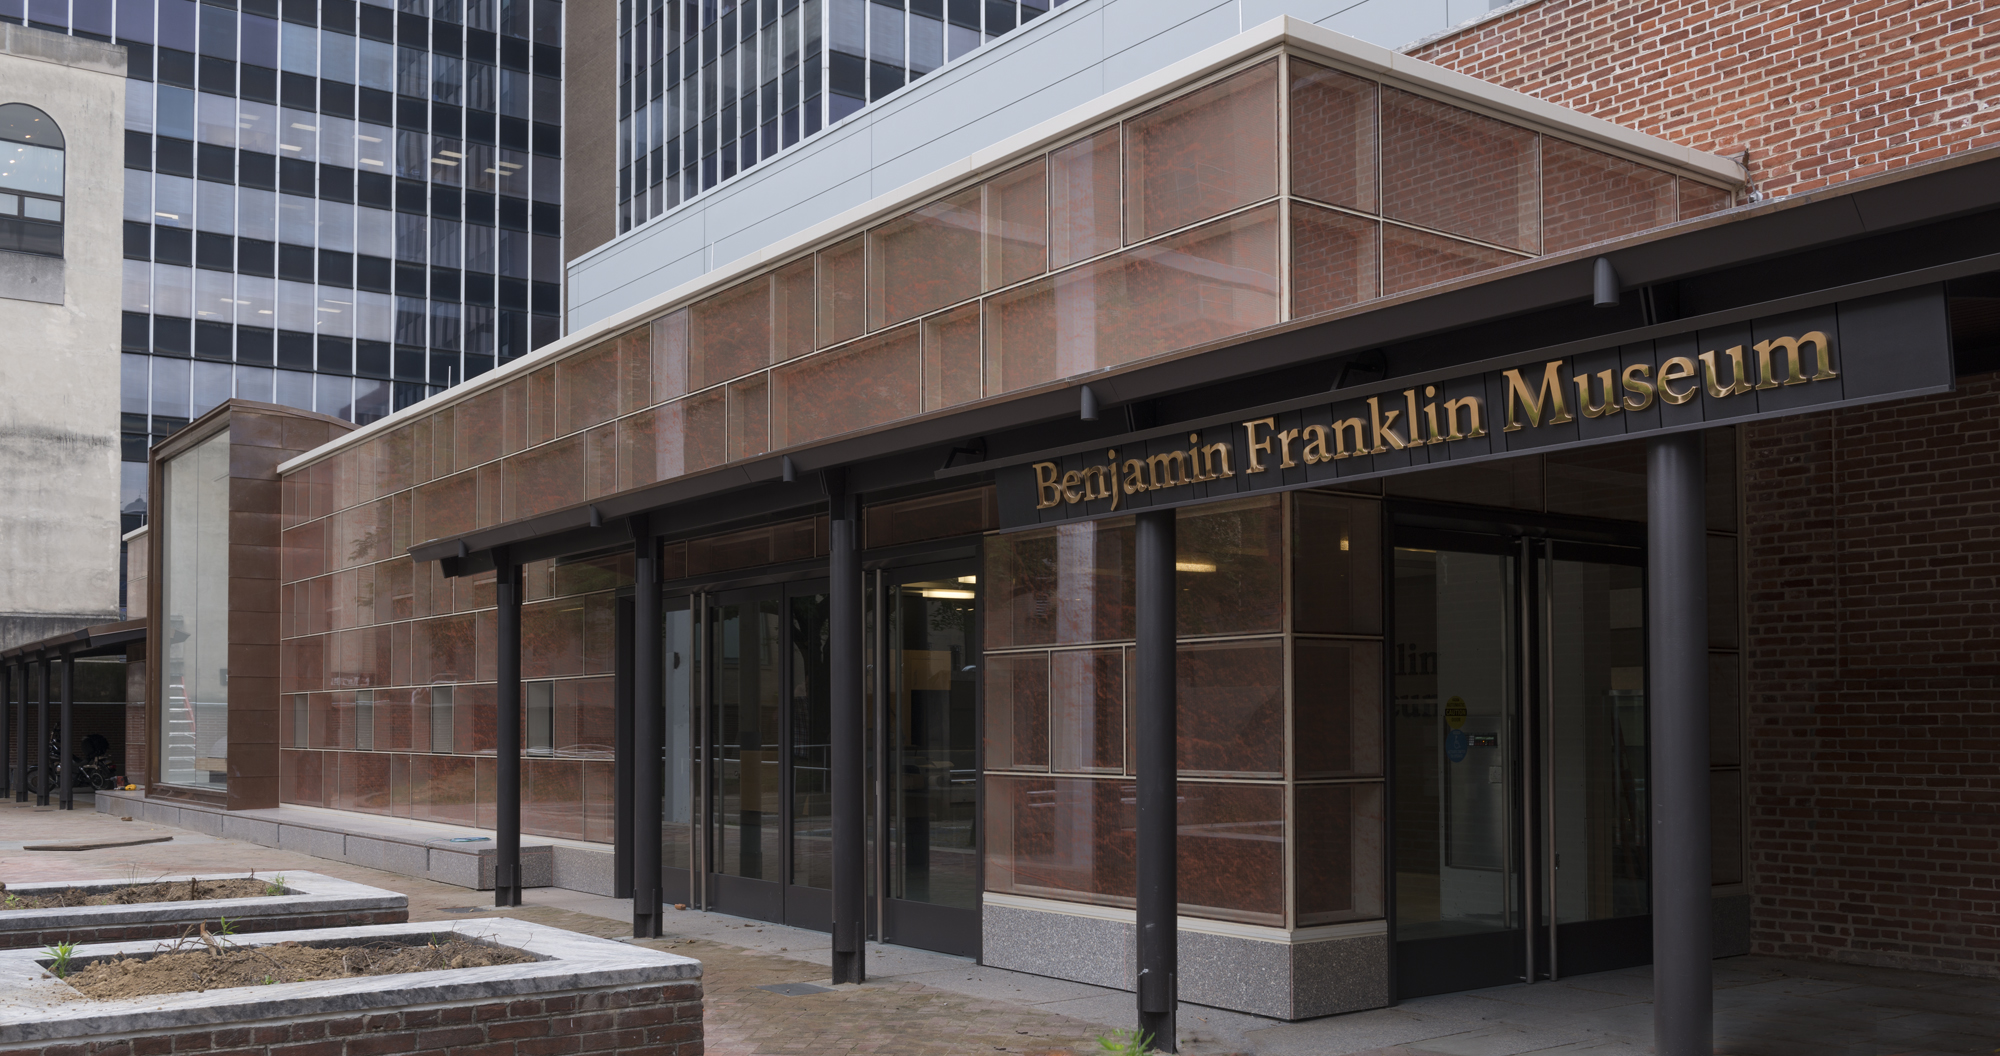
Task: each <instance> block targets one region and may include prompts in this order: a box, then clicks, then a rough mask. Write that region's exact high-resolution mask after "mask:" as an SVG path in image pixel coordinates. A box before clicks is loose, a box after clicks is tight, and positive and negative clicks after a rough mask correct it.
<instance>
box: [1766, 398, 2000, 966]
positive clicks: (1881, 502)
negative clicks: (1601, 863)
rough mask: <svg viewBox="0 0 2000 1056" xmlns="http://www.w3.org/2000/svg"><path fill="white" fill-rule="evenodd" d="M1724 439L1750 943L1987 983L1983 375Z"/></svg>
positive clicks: (1995, 490)
mask: <svg viewBox="0 0 2000 1056" xmlns="http://www.w3.org/2000/svg"><path fill="white" fill-rule="evenodd" d="M1744 447H1745V455H1744V474H1745V496H1746V498H1745V507H1744V539H1745V544H1746V557H1745V562H1746V568H1745V573H1746V577H1745V582H1746V587H1747V591H1748V594H1747V599H1748V615H1749V635H1748V640H1747V642H1746V645H1747V649H1746V654H1745V661H1746V664H1747V667H1748V700H1747V702H1746V715H1745V718H1746V723H1747V726H1748V749H1749V757H1748V760H1747V763H1748V765H1747V766H1746V768H1745V771H1746V773H1745V780H1746V785H1747V795H1746V800H1747V803H1748V813H1749V817H1748V819H1747V824H1748V832H1747V843H1748V847H1749V855H1750V878H1749V879H1750V885H1751V886H1750V891H1751V895H1752V899H1753V908H1752V924H1751V927H1752V942H1753V948H1754V949H1755V950H1756V951H1757V952H1760V953H1768V954H1776V955H1781V956H1792V957H1807V958H1818V959H1828V960H1838V961H1848V962H1855V963H1864V964H1881V965H1894V966H1903V967H1911V968H1925V969H1933V970H1941V971H1949V972H1958V973H1969V974H1979V975H2000V705H1997V704H1996V701H2000V686H1996V682H2000V545H1996V544H2000V375H1985V376H1982V377H1978V378H1971V379H1961V381H1960V387H1959V391H1958V392H1956V393H1953V394H1949V395H1946V396H1939V397H1933V398H1927V399H1921V400H1908V401H1902V402H1897V403H1890V404H1883V405H1881V406H1879V407H1872V408H1861V409H1858V410H1850V411H1841V412H1835V413H1831V414H1817V415H1810V416H1807V417H1801V418H1788V419H1782V420H1779V421H1775V422H1767V423H1762V424H1758V425H1751V426H1747V427H1745V444H1744Z"/></svg>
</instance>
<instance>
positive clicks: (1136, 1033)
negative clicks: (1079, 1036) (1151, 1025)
mask: <svg viewBox="0 0 2000 1056" xmlns="http://www.w3.org/2000/svg"><path fill="white" fill-rule="evenodd" d="M1097 1044H1098V1047H1099V1048H1100V1049H1102V1050H1103V1051H1104V1053H1105V1056H1152V1052H1153V1036H1152V1035H1151V1034H1148V1033H1146V1032H1145V1031H1143V1030H1114V1031H1112V1032H1111V1033H1109V1034H1103V1035H1099V1036H1098V1039H1097Z"/></svg>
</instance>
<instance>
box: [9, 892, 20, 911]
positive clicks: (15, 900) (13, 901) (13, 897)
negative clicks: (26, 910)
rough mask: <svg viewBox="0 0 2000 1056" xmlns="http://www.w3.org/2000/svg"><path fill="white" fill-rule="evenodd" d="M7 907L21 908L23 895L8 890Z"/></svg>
mask: <svg viewBox="0 0 2000 1056" xmlns="http://www.w3.org/2000/svg"><path fill="white" fill-rule="evenodd" d="M6 907H7V908H8V909H20V908H21V896H20V895H17V894H15V893H14V892H12V891H9V892H7V902H6Z"/></svg>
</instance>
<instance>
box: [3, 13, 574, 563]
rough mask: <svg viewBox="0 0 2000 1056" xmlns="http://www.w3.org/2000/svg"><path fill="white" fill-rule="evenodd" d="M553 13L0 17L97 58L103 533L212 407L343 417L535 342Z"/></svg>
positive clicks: (551, 291)
mask: <svg viewBox="0 0 2000 1056" xmlns="http://www.w3.org/2000/svg"><path fill="white" fill-rule="evenodd" d="M562 10H563V9H562V3H561V0H360V2H359V3H357V2H356V0H284V3H283V4H282V7H281V5H280V3H279V0H242V3H241V4H240V6H239V4H238V3H236V2H234V0H231V2H228V3H212V2H211V3H195V2H194V0H115V2H114V0H92V2H85V0H75V2H74V3H71V2H70V0H58V2H55V3H44V2H41V0H36V2H35V3H34V4H32V5H30V9H28V10H25V11H24V9H23V5H22V3H21V0H0V20H4V21H17V22H18V21H21V20H22V19H23V16H24V15H25V16H27V18H28V20H29V21H30V23H31V24H33V25H36V26H39V27H41V28H45V29H51V30H55V31H58V32H72V33H74V34H76V35H78V36H84V37H90V38H93V39H98V40H105V41H115V42H116V43H119V44H122V45H124V46H125V47H126V48H127V50H128V53H129V55H130V64H129V66H128V68H127V81H126V97H125V169H124V183H125V215H124V246H125V261H124V276H123V284H122V289H123V293H122V299H123V309H124V331H123V334H124V336H123V353H124V354H123V359H124V369H123V384H122V401H121V403H122V406H121V409H122V411H123V457H124V460H125V462H126V463H127V470H126V472H125V474H124V485H123V496H122V499H121V508H122V510H123V512H124V514H125V529H126V530H128V531H129V530H131V529H132V528H136V527H138V526H139V524H141V523H143V521H144V518H145V514H146V508H145V503H146V494H145V474H144V467H143V464H144V462H145V458H146V451H147V449H148V448H149V447H150V446H151V445H152V444H153V443H155V442H157V441H158V440H159V439H160V438H161V437H164V436H167V435H170V434H172V433H173V432H174V431H175V430H176V429H179V428H180V427H181V426H183V425H185V424H187V422H189V421H190V420H192V419H193V418H196V417H199V416H200V415H201V414H203V413H204V412H206V411H208V410H209V409H210V408H212V407H214V406H215V405H216V404H218V403H221V402H222V401H223V400H226V399H229V398H231V397H241V398H244V399H252V400H261V401H265V402H275V403H280V404H284V405H287V406H292V407H300V408H305V409H308V410H315V411H319V412H321V413H325V414H330V415H333V416H336V417H339V418H343V419H346V420H348V421H352V422H358V423H366V422H370V421H373V420H375V419H377V418H381V417H383V416H384V415H387V414H389V413H390V412H391V411H393V410H396V409H399V408H401V407H404V406H407V405H408V404H411V403H414V402H416V401H417V400H420V399H422V398H424V397H425V396H428V395H430V394H432V393H436V392H440V391H443V390H444V389H445V388H447V387H449V386H452V385H455V384H458V383H459V382H461V381H463V380H464V379H466V378H468V377H473V376H476V375H478V374H481V373H483V372H485V371H487V370H490V369H492V367H493V366H494V365H495V364H496V363H500V362H505V361H507V360H509V359H512V358H514V357H517V356H520V355H523V354H525V353H527V352H528V351H529V350H530V349H532V348H535V347H538V346H540V345H543V344H546V343H547V342H549V341H552V340H554V339H555V338H556V337H557V336H558V331H559V329H560V322H559V319H558V312H559V310H560V307H561V296H560V290H561V287H560V283H561V281H562V260H561V246H560V234H561V218H560V208H561V200H562V186H561V160H560V154H561V139H562V127H561V120H562V117H561V101H562V86H561V80H560V78H561V66H562Z"/></svg>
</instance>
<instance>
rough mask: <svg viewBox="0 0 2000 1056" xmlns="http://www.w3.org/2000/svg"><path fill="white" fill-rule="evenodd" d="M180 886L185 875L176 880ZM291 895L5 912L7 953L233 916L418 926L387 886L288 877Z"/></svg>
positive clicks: (285, 927)
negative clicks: (385, 888) (410, 922)
mask: <svg viewBox="0 0 2000 1056" xmlns="http://www.w3.org/2000/svg"><path fill="white" fill-rule="evenodd" d="M242 877H243V874H241V873H229V874H224V875H203V876H200V877H199V879H201V880H202V881H209V880H236V879H242ZM166 879H168V880H172V881H181V880H185V879H187V878H186V877H184V876H180V877H168V878H166ZM129 883H131V881H129V880H86V881H56V882H48V883H29V884H21V883H16V884H10V885H8V890H9V891H10V892H11V893H14V894H20V895H30V894H49V893H52V892H56V891H61V890H63V889H65V888H71V887H76V888H82V889H83V890H85V891H100V890H106V889H110V888H116V887H123V886H125V885H126V884H129ZM285 890H286V891H287V892H289V893H288V894H283V895H266V896H262V897H253V898H214V899H206V900H200V901H190V902H137V903H133V904H131V905H124V906H76V907H72V908H66V909H10V910H0V949H20V948H30V949H41V948H43V947H46V946H52V945H55V944H56V943H61V942H75V943H79V944H86V943H99V942H123V941H128V940H134V939H175V938H179V937H181V936H183V935H187V934H190V933H193V932H194V931H195V930H196V925H197V924H199V923H202V922H206V923H207V924H208V930H209V932H210V933H211V934H214V933H216V932H218V931H220V930H221V929H220V928H219V927H218V926H217V921H218V919H219V918H222V917H228V918H229V925H230V927H231V928H233V929H234V930H235V931H236V932H238V933H245V932H265V931H299V930H302V929H307V928H342V927H352V926H356V925H364V924H401V923H403V922H404V921H406V920H409V919H410V900H409V897H408V896H406V895H403V894H400V893H398V892H395V891H385V890H383V889H381V888H379V887H369V886H368V885H366V884H357V883H354V882H353V881H351V880H341V879H338V878H335V877H331V876H323V875H321V874H319V873H301V872H291V873H287V874H285Z"/></svg>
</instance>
